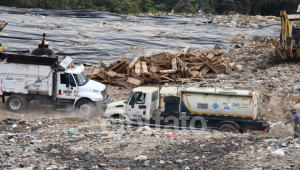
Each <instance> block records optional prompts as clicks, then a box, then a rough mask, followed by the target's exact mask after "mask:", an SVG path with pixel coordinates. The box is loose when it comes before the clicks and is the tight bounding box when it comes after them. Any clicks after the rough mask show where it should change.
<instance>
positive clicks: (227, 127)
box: [218, 124, 239, 133]
mask: <svg viewBox="0 0 300 170" xmlns="http://www.w3.org/2000/svg"><path fill="white" fill-rule="evenodd" d="M218 131H221V132H231V133H238V132H239V131H238V129H237V128H235V127H234V126H233V125H231V124H224V125H221V126H220V127H219V128H218Z"/></svg>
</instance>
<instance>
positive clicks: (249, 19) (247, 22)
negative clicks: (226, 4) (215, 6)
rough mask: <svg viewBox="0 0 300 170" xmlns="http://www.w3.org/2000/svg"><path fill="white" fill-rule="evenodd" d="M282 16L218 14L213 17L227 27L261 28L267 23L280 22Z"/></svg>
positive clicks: (217, 22)
mask: <svg viewBox="0 0 300 170" xmlns="http://www.w3.org/2000/svg"><path fill="white" fill-rule="evenodd" d="M280 22H281V21H280V18H279V17H275V16H265V17H263V16H260V15H257V16H246V15H239V14H236V15H229V16H224V15H217V16H215V17H214V19H213V23H215V24H217V25H221V26H227V27H237V28H259V27H262V26H265V25H266V24H271V23H272V24H280Z"/></svg>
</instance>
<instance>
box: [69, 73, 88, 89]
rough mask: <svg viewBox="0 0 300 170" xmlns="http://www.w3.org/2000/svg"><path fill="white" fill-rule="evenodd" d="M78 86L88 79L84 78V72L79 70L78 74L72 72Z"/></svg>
mask: <svg viewBox="0 0 300 170" xmlns="http://www.w3.org/2000/svg"><path fill="white" fill-rule="evenodd" d="M73 75H74V78H75V80H76V83H77V85H78V86H83V85H85V84H86V83H87V82H88V81H89V79H87V78H86V76H85V74H84V73H83V72H81V73H80V74H73Z"/></svg>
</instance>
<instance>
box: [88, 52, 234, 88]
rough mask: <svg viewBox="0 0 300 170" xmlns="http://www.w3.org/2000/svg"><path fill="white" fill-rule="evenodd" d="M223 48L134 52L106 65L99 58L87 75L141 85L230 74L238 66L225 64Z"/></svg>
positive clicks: (126, 84)
mask: <svg viewBox="0 0 300 170" xmlns="http://www.w3.org/2000/svg"><path fill="white" fill-rule="evenodd" d="M224 53H225V51H224V50H219V49H215V50H210V51H209V52H205V53H204V52H202V51H199V50H192V49H189V48H185V49H183V50H180V51H179V52H178V53H176V54H173V55H172V54H169V53H167V52H163V53H159V54H155V55H152V56H150V57H142V56H140V55H137V56H136V57H135V58H134V59H133V60H132V61H130V62H127V61H126V57H124V56H122V57H121V60H118V61H114V62H112V63H111V64H110V65H109V66H106V65H105V64H104V63H103V62H102V61H99V64H100V66H101V69H100V70H99V71H97V72H96V73H94V72H95V68H93V69H92V72H91V74H89V75H88V78H90V79H93V80H95V81H98V82H101V83H108V84H117V85H122V86H125V87H128V86H140V85H143V84H145V83H159V82H162V83H171V82H174V83H175V82H181V81H182V80H184V79H187V78H203V79H204V78H216V76H217V74H230V73H231V71H232V70H238V67H236V64H235V65H230V64H228V63H227V62H226V61H225V60H224V58H223V54H224Z"/></svg>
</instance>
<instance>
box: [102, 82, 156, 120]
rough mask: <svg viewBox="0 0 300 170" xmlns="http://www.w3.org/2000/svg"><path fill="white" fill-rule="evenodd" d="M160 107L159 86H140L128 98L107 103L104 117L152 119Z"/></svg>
mask: <svg viewBox="0 0 300 170" xmlns="http://www.w3.org/2000/svg"><path fill="white" fill-rule="evenodd" d="M158 107H159V88H157V87H138V88H135V89H134V90H133V91H132V92H131V94H130V95H129V97H128V99H127V100H123V101H119V102H114V103H110V104H108V105H107V108H106V111H105V113H104V117H106V118H110V117H113V118H124V119H127V120H150V119H151V118H152V117H153V116H155V111H156V110H157V109H158Z"/></svg>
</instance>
